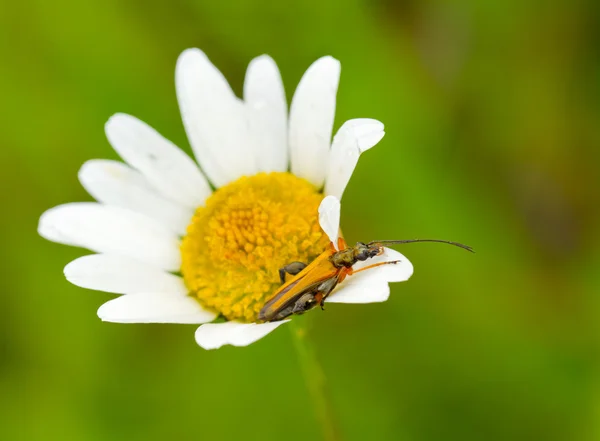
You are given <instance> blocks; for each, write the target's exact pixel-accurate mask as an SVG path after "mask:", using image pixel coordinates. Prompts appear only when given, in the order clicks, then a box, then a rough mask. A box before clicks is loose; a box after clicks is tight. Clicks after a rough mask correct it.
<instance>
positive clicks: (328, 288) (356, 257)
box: [258, 238, 473, 322]
mask: <svg viewBox="0 0 600 441" xmlns="http://www.w3.org/2000/svg"><path fill="white" fill-rule="evenodd" d="M411 242H441V243H447V244H450V245H455V246H458V247H460V248H464V249H466V250H468V251H473V250H472V249H471V248H470V247H468V246H466V245H463V244H460V243H457V242H449V241H443V240H435V239H412V240H385V241H374V242H369V243H367V244H365V243H362V242H358V243H357V244H356V245H355V246H353V247H348V245H347V244H346V242H345V241H344V239H342V238H338V249H339V251H336V248H335V247H334V246H333V244H330V246H329V247H328V249H327V250H325V251H324V252H323V253H322V254H321V255H319V257H317V258H316V259H315V260H313V261H312V262H311V263H310V264H309V265H305V264H303V263H301V262H293V265H294V266H293V270H290V269H285V268H286V267H284V268H282V270H280V275H281V279H282V283H283V285H282V286H281V287H279V289H277V291H275V293H274V294H273V296H272V297H271V298H270V299H269V300H267V302H266V303H265V305H264V306H263V308H262V309H261V310H260V312H259V315H258V319H259V320H260V321H264V322H272V321H278V320H283V319H285V318H287V317H289V316H290V315H292V314H302V313H304V312H306V311H308V310H310V309H312V308H314V307H315V306H316V305H320V306H321V308H322V307H323V303H324V301H325V299H326V298H327V296H329V294H331V292H332V291H333V289H334V288H335V287H336V286H337V285H338V284H339V283H341V282H342V281H343V280H344V279H345V278H346V277H347V276H351V275H352V274H354V273H358V272H360V271H365V270H369V269H371V268H374V267H377V266H381V265H389V264H396V263H399V262H400V261H399V260H391V261H386V262H379V263H375V264H373V265H368V266H366V267H364V268H361V269H359V270H356V271H355V270H354V269H353V268H352V267H353V266H354V264H356V263H357V262H358V261H365V260H367V259H370V258H373V257H375V256H380V255H382V254H383V253H384V251H385V248H384V246H383V245H384V244H389V245H392V244H401V243H411ZM288 267H291V265H288ZM285 272H288V273H290V274H293V277H292V278H291V279H290V280H288V281H285Z"/></svg>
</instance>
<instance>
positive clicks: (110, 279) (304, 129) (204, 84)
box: [38, 49, 412, 349]
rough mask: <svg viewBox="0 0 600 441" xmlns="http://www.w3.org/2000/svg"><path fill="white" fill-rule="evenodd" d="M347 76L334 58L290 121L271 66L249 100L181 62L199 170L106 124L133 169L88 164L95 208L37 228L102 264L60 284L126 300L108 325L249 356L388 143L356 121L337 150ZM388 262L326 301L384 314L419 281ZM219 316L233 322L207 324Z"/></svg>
mask: <svg viewBox="0 0 600 441" xmlns="http://www.w3.org/2000/svg"><path fill="white" fill-rule="evenodd" d="M339 76H340V63H339V62H338V61H337V60H335V59H334V58H332V57H323V58H320V59H319V60H317V61H315V62H314V63H313V64H312V65H311V66H310V67H309V68H308V70H307V71H306V73H305V74H304V76H303V77H302V79H301V81H300V84H299V85H298V87H297V89H296V92H295V94H294V97H293V99H292V103H291V106H290V110H289V115H288V109H287V104H286V99H285V93H284V89H283V83H282V80H281V76H280V74H279V70H278V68H277V65H276V64H275V62H274V61H273V60H272V59H271V58H270V57H268V56H266V55H263V56H260V57H258V58H255V59H254V60H252V61H251V62H250V65H249V66H248V69H247V72H246V78H245V81H244V97H243V99H239V98H237V97H236V96H235V94H234V93H233V91H232V90H231V88H230V86H229V84H228V83H227V81H226V79H225V78H224V76H223V75H222V74H221V72H219V70H218V69H217V68H216V67H215V66H214V65H213V64H212V63H211V62H210V61H209V59H208V58H207V57H206V55H205V54H204V53H203V52H201V51H200V50H198V49H188V50H186V51H184V52H183V53H182V54H181V56H180V57H179V59H178V61H177V67H176V73H175V80H176V89H177V98H178V101H179V106H180V109H181V115H182V119H183V124H184V126H185V130H186V133H187V136H188V139H189V142H190V144H191V147H192V150H193V152H194V156H195V158H196V160H197V162H198V163H197V164H196V162H194V161H193V160H192V159H191V158H190V157H189V156H187V155H186V154H185V153H184V152H183V151H181V150H180V149H179V148H178V147H176V146H175V145H174V144H173V143H171V142H170V141H169V140H167V139H165V138H164V137H163V136H161V135H160V134H159V133H158V132H157V131H155V130H154V129H152V128H151V127H150V126H148V125H146V124H145V123H143V122H142V121H140V120H138V119H136V118H135V117H133V116H130V115H125V114H116V115H114V116H112V117H111V118H110V119H109V120H108V122H107V123H106V136H107V138H108V140H109V142H110V143H111V145H112V146H113V148H114V149H115V150H116V152H117V153H118V154H119V156H120V157H121V158H122V159H123V160H124V163H121V162H117V161H110V160H97V159H93V160H90V161H87V162H86V163H85V164H83V166H82V167H81V169H80V171H79V180H80V182H81V184H82V185H83V187H84V188H85V189H86V190H87V191H88V192H89V193H90V195H91V196H93V197H94V198H95V199H96V200H97V201H98V202H97V203H96V202H78V203H69V204H64V205H59V206H57V207H54V208H51V209H50V210H48V211H46V212H45V213H44V214H43V215H42V216H41V218H40V222H39V227H38V231H39V234H40V235H41V236H43V237H44V238H46V239H48V240H51V241H54V242H59V243H62V244H65V245H71V246H77V247H82V248H87V249H89V250H91V251H93V252H95V253H97V254H92V255H88V256H83V257H80V258H78V259H76V260H74V261H73V262H71V263H69V264H68V265H67V266H66V267H65V270H64V273H65V276H66V278H67V280H69V281H70V282H71V283H73V284H75V285H77V286H80V287H83V288H89V289H94V290H98V291H105V292H110V293H115V294H123V295H122V296H120V297H118V298H115V299H113V300H110V301H108V302H106V303H105V304H103V305H102V306H101V307H100V309H99V310H98V316H99V317H100V318H101V319H102V320H104V321H108V322H118V323H187V324H202V326H200V327H199V328H198V330H197V331H196V341H197V343H198V344H199V345H200V346H202V347H203V348H206V349H214V348H218V347H220V346H222V345H225V344H230V345H234V346H246V345H248V344H250V343H252V342H254V341H256V340H258V339H260V338H262V337H264V336H265V335H267V334H268V333H269V332H271V331H273V330H274V329H275V328H277V327H278V326H280V325H282V324H283V323H285V321H278V322H267V323H257V317H258V313H259V311H260V310H261V308H262V306H263V305H264V304H265V302H266V300H267V299H269V297H270V296H271V295H272V293H273V292H274V291H275V290H276V289H277V288H278V286H279V285H280V283H281V282H280V279H279V273H278V270H279V268H281V267H283V266H284V265H286V264H288V263H290V262H293V261H301V262H310V261H311V260H313V259H314V258H315V257H317V256H318V255H319V254H321V253H322V252H323V251H324V250H325V249H326V247H328V246H329V242H330V238H329V237H328V235H329V236H330V237H334V236H337V232H338V228H339V202H338V203H336V202H335V201H337V198H341V196H342V194H343V192H344V189H345V187H346V184H347V183H348V180H349V179H350V176H351V175H352V172H353V170H354V168H355V166H356V164H357V161H358V157H359V156H360V154H361V153H362V152H364V151H366V150H368V149H370V148H371V147H373V146H374V145H375V144H377V143H378V142H379V141H380V140H381V138H382V137H383V135H384V131H383V124H381V123H380V122H379V121H376V120H373V119H353V120H349V121H347V122H345V123H344V124H343V125H342V126H341V128H340V129H339V130H338V131H337V133H336V135H335V136H334V137H333V142H331V135H332V129H333V120H334V114H335V100H336V93H337V87H338V81H339ZM328 195H330V196H332V198H327V199H325V200H326V201H328V202H327V203H326V204H325V203H324V207H322V209H321V211H322V216H321V225H320V224H319V214H318V209H319V206H320V204H321V202H322V201H323V200H324V198H325V197H326V196H328ZM323 213H325V214H323ZM321 226H323V228H321ZM378 259H390V260H398V259H400V260H402V264H401V265H385V266H383V267H380V268H377V269H374V270H373V271H365V272H363V273H361V274H357V275H356V277H353V278H349V279H348V280H347V281H344V282H343V283H342V284H341V285H340V286H339V287H338V288H337V290H336V292H334V293H332V295H331V296H330V297H329V298H328V301H330V302H347V303H367V302H379V301H384V300H386V299H387V297H388V295H389V287H388V282H392V281H401V280H406V279H408V278H409V277H410V275H411V274H412V266H411V264H410V262H409V261H408V260H406V259H405V258H404V257H403V256H401V255H400V253H398V252H397V251H393V250H386V253H385V254H384V255H383V256H380V257H379V258H378ZM362 263H364V262H362ZM359 266H360V263H359V264H357V266H356V267H357V268H358V267H359ZM218 317H219V318H222V319H225V321H224V322H223V320H221V322H220V323H209V322H213V321H214V320H215V319H216V318H218Z"/></svg>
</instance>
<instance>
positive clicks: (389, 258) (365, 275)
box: [349, 248, 414, 282]
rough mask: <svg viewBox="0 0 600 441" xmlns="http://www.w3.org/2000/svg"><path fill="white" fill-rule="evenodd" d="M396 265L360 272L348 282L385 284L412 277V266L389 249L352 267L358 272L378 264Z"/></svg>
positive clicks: (400, 255) (401, 256)
mask: <svg viewBox="0 0 600 441" xmlns="http://www.w3.org/2000/svg"><path fill="white" fill-rule="evenodd" d="M395 261H398V263H396V264H390V265H381V266H378V267H375V268H371V269H368V270H366V271H362V272H360V273H357V274H354V275H352V276H350V277H349V279H350V280H352V279H355V280H359V281H370V280H382V281H385V282H405V281H407V280H408V279H410V277H411V276H412V275H413V271H414V269H413V266H412V263H410V260H408V259H407V258H406V257H405V256H404V255H403V254H401V253H399V252H398V251H396V250H393V249H391V248H385V251H384V253H383V254H382V255H381V256H375V257H373V258H372V259H369V260H366V261H363V262H357V263H356V264H354V266H353V267H352V268H353V269H354V271H358V270H360V269H362V268H364V267H367V266H369V265H373V264H376V263H380V262H395Z"/></svg>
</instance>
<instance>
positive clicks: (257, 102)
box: [244, 55, 288, 172]
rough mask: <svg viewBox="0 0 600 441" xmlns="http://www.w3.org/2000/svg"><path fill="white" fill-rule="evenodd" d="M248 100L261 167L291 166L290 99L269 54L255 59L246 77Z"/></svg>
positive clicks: (280, 169)
mask: <svg viewBox="0 0 600 441" xmlns="http://www.w3.org/2000/svg"><path fill="white" fill-rule="evenodd" d="M244 102H245V104H246V108H247V112H248V120H249V124H250V132H251V135H252V140H253V142H254V143H255V146H254V152H255V159H256V166H257V169H258V171H262V172H274V171H278V172H284V171H287V169H288V148H287V103H286V99H285V90H284V88H283V82H282V80H281V74H280V73H279V69H278V68H277V64H276V63H275V61H274V60H273V59H272V58H271V57H269V56H268V55H261V56H260V57H256V58H255V59H253V60H252V61H251V62H250V64H249V65H248V70H247V71H246V79H245V80H244Z"/></svg>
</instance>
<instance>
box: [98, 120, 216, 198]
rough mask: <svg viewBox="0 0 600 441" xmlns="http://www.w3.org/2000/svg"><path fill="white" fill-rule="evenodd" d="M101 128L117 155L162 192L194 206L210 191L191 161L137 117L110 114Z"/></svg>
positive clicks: (208, 194)
mask: <svg viewBox="0 0 600 441" xmlns="http://www.w3.org/2000/svg"><path fill="white" fill-rule="evenodd" d="M105 131H106V137H107V138H108V140H109V142H110V143H111V145H112V146H113V148H114V149H115V150H116V152H117V153H118V154H119V156H121V158H123V160H124V161H125V162H127V163H128V164H129V165H130V166H132V167H133V168H135V169H136V170H139V171H140V172H141V173H142V174H143V175H144V177H145V178H146V179H147V180H148V182H150V183H151V184H152V186H153V187H154V188H156V189H157V190H158V191H159V192H160V193H161V194H162V195H164V196H166V197H168V198H169V199H172V200H174V201H176V202H179V203H180V204H182V205H185V206H187V207H190V208H193V209H195V208H196V207H198V206H201V205H204V201H205V200H206V198H207V197H208V196H210V194H211V193H212V191H211V189H210V186H209V185H208V182H207V181H206V179H205V178H204V176H202V173H200V170H199V169H198V167H197V166H196V164H194V161H192V159H191V158H190V157H189V156H188V155H186V154H185V153H184V152H183V151H182V150H180V149H179V148H178V147H177V146H176V145H175V144H173V143H172V142H171V141H169V140H167V139H165V138H164V137H162V136H161V135H160V134H159V133H158V132H157V131H156V130H154V129H153V128H152V127H150V126H149V125H147V124H145V123H143V122H142V121H140V120H139V119H137V118H135V117H133V116H131V115H126V114H124V113H117V114H115V115H113V116H112V117H110V119H109V120H108V122H107V123H106V126H105Z"/></svg>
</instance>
